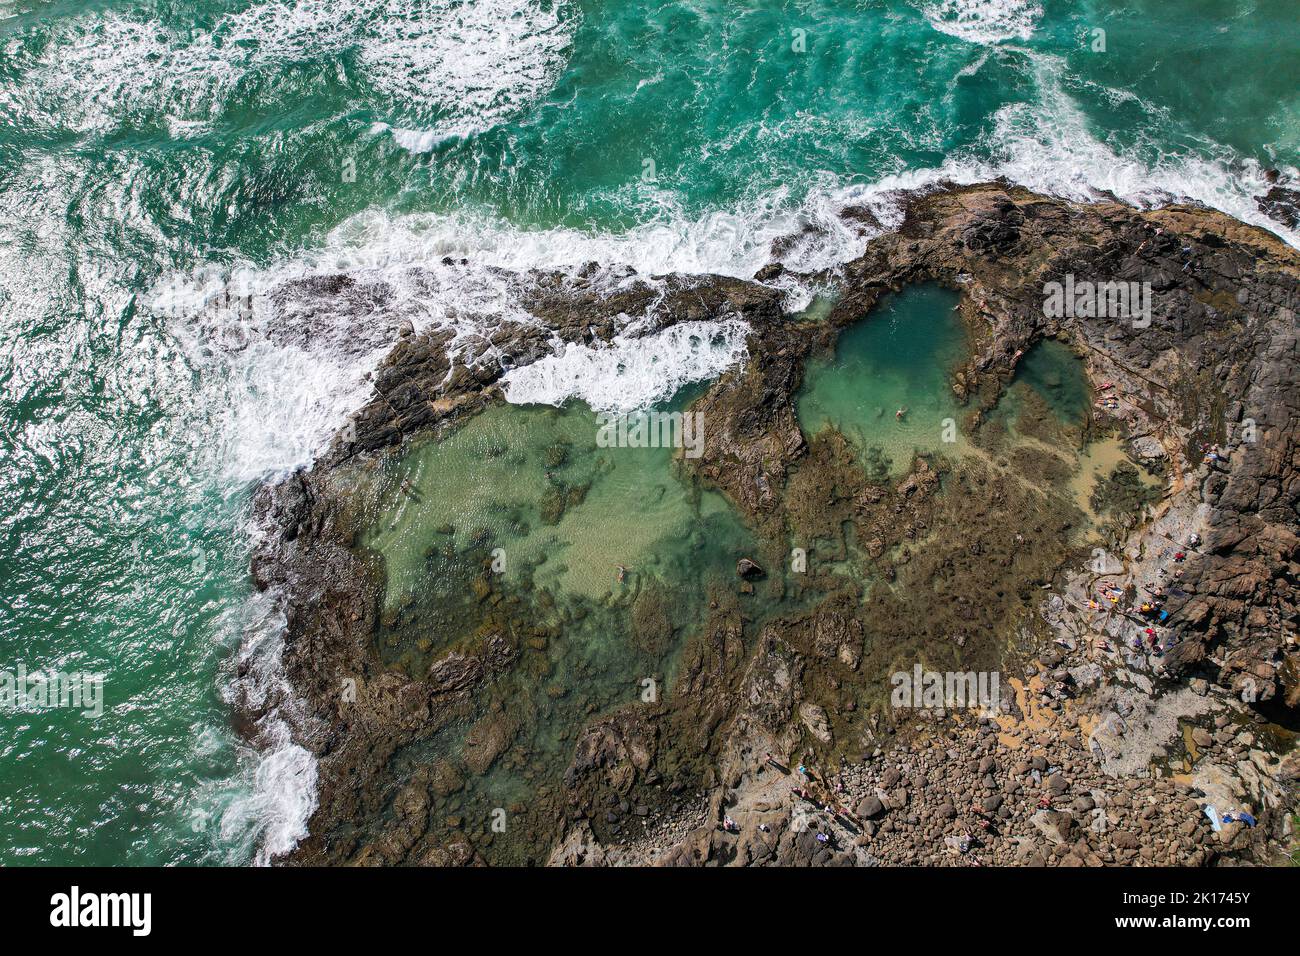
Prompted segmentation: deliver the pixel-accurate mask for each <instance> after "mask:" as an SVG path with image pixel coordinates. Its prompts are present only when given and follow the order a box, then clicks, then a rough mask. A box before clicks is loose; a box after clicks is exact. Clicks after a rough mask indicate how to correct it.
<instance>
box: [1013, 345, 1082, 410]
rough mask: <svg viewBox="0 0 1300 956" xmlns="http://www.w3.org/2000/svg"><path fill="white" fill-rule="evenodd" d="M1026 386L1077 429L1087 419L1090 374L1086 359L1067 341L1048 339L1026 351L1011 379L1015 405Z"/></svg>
mask: <svg viewBox="0 0 1300 956" xmlns="http://www.w3.org/2000/svg"><path fill="white" fill-rule="evenodd" d="M1026 388H1028V389H1033V391H1035V392H1036V393H1037V394H1038V395H1039V396H1040V397H1041V398H1042V399H1043V401H1045V402H1046V403H1047V406H1048V408H1050V409H1051V410H1052V412H1054V413H1055V414H1056V416H1057V418H1059V419H1060V420H1061V422H1062V423H1064V424H1066V425H1071V426H1074V427H1076V428H1077V427H1079V426H1081V425H1083V423H1084V422H1085V421H1086V420H1087V417H1088V412H1089V410H1090V407H1091V398H1092V395H1091V392H1090V391H1089V388H1088V377H1087V375H1086V374H1085V372H1084V367H1083V362H1081V361H1080V360H1079V357H1078V356H1077V355H1075V354H1074V352H1073V351H1071V349H1070V347H1069V346H1068V345H1066V344H1065V343H1063V342H1058V341H1056V340H1055V339H1045V340H1044V341H1042V342H1039V343H1037V344H1036V345H1034V346H1033V347H1032V348H1030V350H1029V351H1028V352H1026V353H1025V356H1024V358H1023V359H1021V361H1020V363H1019V364H1018V365H1017V366H1016V374H1015V377H1014V378H1013V379H1012V381H1011V388H1010V389H1009V392H1008V395H1009V402H1010V403H1011V404H1014V403H1015V402H1016V400H1017V399H1018V398H1020V396H1021V395H1022V394H1023V392H1022V389H1026ZM1004 401H1007V399H1004Z"/></svg>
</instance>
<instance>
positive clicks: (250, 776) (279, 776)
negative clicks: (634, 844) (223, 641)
mask: <svg viewBox="0 0 1300 956" xmlns="http://www.w3.org/2000/svg"><path fill="white" fill-rule="evenodd" d="M247 611H248V612H249V613H250V615H251V619H252V623H251V624H250V625H249V626H248V627H247V628H246V629H245V634H244V639H243V643H242V645H241V647H240V652H239V660H240V664H241V670H242V672H243V676H241V677H240V678H239V680H238V681H236V682H235V683H234V684H232V685H230V686H228V687H226V688H225V690H224V695H225V698H226V701H227V703H229V704H230V705H231V707H232V708H235V709H237V710H241V711H243V712H245V713H247V712H253V711H265V712H266V716H264V717H262V718H261V720H259V721H258V724H257V728H256V734H255V739H254V741H253V742H254V744H255V745H256V746H257V752H256V753H255V754H250V755H249V756H248V757H247V759H246V764H247V767H248V769H247V770H246V772H245V775H244V780H243V782H242V786H241V787H240V788H239V790H238V791H237V792H235V793H234V794H233V795H232V796H231V798H230V799H229V801H228V802H227V803H226V805H225V808H224V810H223V811H222V812H221V815H220V835H221V840H222V842H223V844H225V845H226V846H228V847H232V848H233V850H234V852H233V854H232V861H234V862H242V861H244V860H248V859H250V858H252V859H255V861H256V862H257V863H258V864H263V865H264V864H267V863H270V862H272V861H273V860H275V858H276V857H279V856H283V855H284V854H286V853H288V852H289V851H291V850H292V849H293V848H294V847H295V846H297V844H298V841H299V840H301V839H302V838H303V837H304V836H306V835H307V824H308V821H310V819H311V815H312V814H313V813H315V812H316V806H317V796H316V778H317V768H316V758H315V757H314V756H313V755H312V754H311V753H310V752H309V751H307V750H306V749H305V748H303V747H302V746H300V745H299V744H297V743H296V742H295V741H294V738H293V730H292V728H291V726H290V721H291V720H293V719H300V717H299V713H298V710H297V703H296V700H295V698H294V697H293V694H292V689H291V688H290V686H289V683H288V681H287V679H286V678H285V676H284V666H283V660H282V658H283V653H284V629H285V617H284V612H283V609H282V595H281V594H279V593H278V592H276V591H274V590H272V591H268V592H266V593H264V594H259V595H257V596H255V597H253V598H251V599H250V601H249V603H248V605H247Z"/></svg>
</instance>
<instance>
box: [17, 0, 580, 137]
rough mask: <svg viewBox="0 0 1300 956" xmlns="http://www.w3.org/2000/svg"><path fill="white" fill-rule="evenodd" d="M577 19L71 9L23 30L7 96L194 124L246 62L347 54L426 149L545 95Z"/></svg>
mask: <svg viewBox="0 0 1300 956" xmlns="http://www.w3.org/2000/svg"><path fill="white" fill-rule="evenodd" d="M573 20H574V15H573V14H571V13H570V12H569V11H568V8H567V7H565V6H564V5H563V4H562V3H556V4H552V5H542V4H540V3H538V2H536V0H475V2H474V3H462V2H459V0H265V2H262V3H255V4H253V5H251V6H249V7H247V8H246V9H244V10H241V11H238V12H235V13H229V14H226V15H225V16H223V17H221V18H220V19H218V20H217V21H216V23H215V24H214V25H213V26H212V28H211V29H210V30H204V29H193V30H188V31H183V32H182V31H178V30H175V29H173V28H169V27H166V26H164V25H163V24H161V23H158V22H154V21H147V20H140V19H135V18H132V17H128V16H124V15H122V14H118V13H113V12H109V13H102V14H100V13H96V14H90V15H87V16H84V17H79V18H76V19H74V20H72V21H70V22H69V23H68V24H67V25H66V26H65V27H64V28H63V29H62V30H61V31H60V32H59V33H57V34H56V35H55V36H54V37H52V38H51V40H50V42H49V43H47V44H44V45H41V46H39V47H37V48H36V49H37V52H35V53H33V54H31V56H30V57H27V56H25V55H24V53H23V50H24V46H23V43H22V42H21V41H15V42H17V43H18V46H17V48H16V49H15V62H16V64H17V65H18V66H19V68H20V69H22V70H23V71H24V73H25V76H24V83H23V87H24V89H23V91H22V92H21V93H19V94H14V95H13V96H12V99H13V102H12V103H7V104H6V103H3V102H0V105H7V106H9V108H10V112H12V114H13V115H15V116H18V117H22V116H24V115H26V116H30V117H31V118H33V119H35V120H37V121H40V122H42V123H47V124H50V125H55V126H60V127H66V128H72V129H77V130H105V129H111V128H113V127H115V126H117V125H118V124H120V123H122V122H123V121H124V120H125V119H126V118H128V117H129V116H130V115H131V114H132V113H134V112H136V111H139V110H142V109H148V110H159V111H163V112H165V113H166V114H168V124H169V127H170V128H171V129H172V130H174V131H176V132H178V133H180V134H181V135H186V134H188V133H190V132H192V131H193V129H194V128H195V127H194V126H193V125H192V124H195V123H202V122H209V121H212V120H214V119H216V118H217V116H218V115H219V114H220V112H221V110H222V108H223V106H224V103H225V100H226V97H227V96H229V94H230V93H231V91H232V90H233V88H234V87H235V85H236V84H237V83H238V82H239V81H240V80H241V79H243V78H244V77H245V76H246V75H248V73H249V72H250V71H255V70H259V69H263V68H266V69H269V70H271V71H280V70H282V69H283V67H284V66H285V64H288V63H304V62H305V63H335V64H336V65H337V66H338V69H340V70H342V69H343V67H342V63H343V60H342V59H341V58H342V57H343V56H344V54H348V53H352V54H354V59H353V60H352V61H351V62H354V63H355V65H356V67H357V68H358V69H359V70H360V71H361V72H362V74H363V76H362V80H363V81H364V82H363V83H362V84H361V85H362V86H363V87H364V88H365V89H366V90H368V91H373V93H374V94H376V95H377V97H378V98H379V101H378V102H377V104H376V105H377V106H378V107H379V108H381V109H386V108H392V109H397V110H399V111H400V112H401V113H402V114H403V115H404V116H408V117H410V118H412V119H416V120H419V121H421V122H428V123H429V127H428V129H427V130H422V131H414V130H413V131H409V132H411V134H412V137H413V138H411V139H409V142H412V143H413V144H414V145H416V146H417V147H423V148H428V147H429V145H431V144H432V143H434V142H436V141H437V140H438V139H440V138H445V137H448V136H467V135H471V134H473V133H476V132H480V131H482V130H484V129H487V128H489V127H491V126H493V125H495V124H496V123H498V122H500V121H501V119H503V118H505V117H507V116H509V115H511V114H512V113H514V112H516V111H518V110H519V109H522V108H523V107H524V106H526V105H527V104H529V103H531V102H533V101H534V100H535V99H536V98H537V97H538V96H540V95H542V94H543V93H545V92H546V90H548V89H549V88H550V86H551V84H552V83H553V82H554V81H555V78H556V77H557V76H558V75H559V72H560V70H561V69H562V68H563V66H564V63H565V57H566V54H567V50H568V48H569V45H570V43H571V39H572V23H573ZM268 75H274V74H273V73H272V74H268ZM0 92H3V91H0ZM4 97H5V98H6V99H9V98H10V94H4Z"/></svg>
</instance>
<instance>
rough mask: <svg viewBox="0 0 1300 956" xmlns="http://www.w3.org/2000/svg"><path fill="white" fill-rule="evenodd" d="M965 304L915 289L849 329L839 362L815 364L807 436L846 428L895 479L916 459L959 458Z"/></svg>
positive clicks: (803, 410)
mask: <svg viewBox="0 0 1300 956" xmlns="http://www.w3.org/2000/svg"><path fill="white" fill-rule="evenodd" d="M959 299H960V296H959V295H958V293H956V292H953V291H951V290H949V289H944V288H942V287H940V286H936V285H920V286H912V287H909V288H907V289H904V290H903V291H902V292H899V293H897V294H895V295H891V296H889V297H888V298H886V299H884V300H882V301H881V302H880V303H879V304H878V305H877V306H876V307H875V308H874V309H872V310H871V312H870V314H869V315H867V316H866V317H865V318H864V319H863V320H862V321H860V322H858V323H857V324H855V325H853V326H851V327H850V328H848V329H846V330H845V331H844V332H843V334H841V336H840V339H839V342H838V343H837V344H836V348H835V355H834V356H833V357H831V358H828V359H818V360H814V361H812V362H810V363H809V367H808V372H807V376H806V379H805V385H804V389H803V392H802V394H801V395H800V396H799V402H798V415H799V424H800V426H801V427H802V428H803V430H804V434H805V435H806V436H808V437H811V436H813V435H815V434H816V433H817V432H819V431H821V430H822V429H824V428H826V427H828V426H832V427H835V428H838V429H839V430H840V431H841V432H843V433H844V435H845V437H846V438H848V439H849V440H850V441H851V442H852V443H853V444H854V446H855V447H857V448H858V449H860V450H861V452H862V455H863V458H864V463H867V464H868V466H869V467H872V468H877V469H879V468H883V467H885V465H886V464H887V470H888V472H889V473H890V474H894V475H898V474H901V473H903V472H905V471H907V469H908V468H909V467H910V466H911V463H912V457H913V455H914V453H916V452H922V453H925V452H938V451H947V452H951V451H956V450H958V448H959V447H960V445H961V442H962V439H961V435H960V432H959V429H958V428H957V422H958V421H959V420H960V417H961V406H960V404H959V403H958V400H957V396H956V395H955V394H954V392H953V390H952V378H951V376H952V371H953V370H954V368H955V367H956V366H957V365H959V364H960V363H961V361H962V359H963V358H964V357H965V354H966V348H967V340H966V331H965V327H964V326H963V325H962V321H961V318H960V316H959V315H958V313H957V311H956V307H957V303H958V301H959ZM900 411H901V412H902V414H901V415H900V414H899V412H900ZM877 450H878V451H877Z"/></svg>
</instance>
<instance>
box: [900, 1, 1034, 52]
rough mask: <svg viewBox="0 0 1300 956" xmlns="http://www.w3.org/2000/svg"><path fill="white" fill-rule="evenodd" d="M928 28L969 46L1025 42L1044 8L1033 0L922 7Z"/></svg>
mask: <svg viewBox="0 0 1300 956" xmlns="http://www.w3.org/2000/svg"><path fill="white" fill-rule="evenodd" d="M921 13H922V14H924V16H925V18H926V20H928V21H929V22H930V25H931V26H932V27H934V28H935V29H936V30H938V31H939V32H940V33H946V34H948V35H949V36H954V37H957V38H959V39H962V40H966V41H968V42H970V43H980V44H990V43H1001V42H1003V41H1004V40H1014V39H1020V40H1028V39H1029V38H1030V37H1031V36H1033V35H1034V29H1035V28H1036V27H1037V26H1038V20H1039V18H1040V17H1041V16H1042V15H1043V8H1042V7H1041V6H1039V5H1038V4H1037V3H1036V2H1035V0H938V2H937V3H927V4H925V5H924V6H922V7H921Z"/></svg>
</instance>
